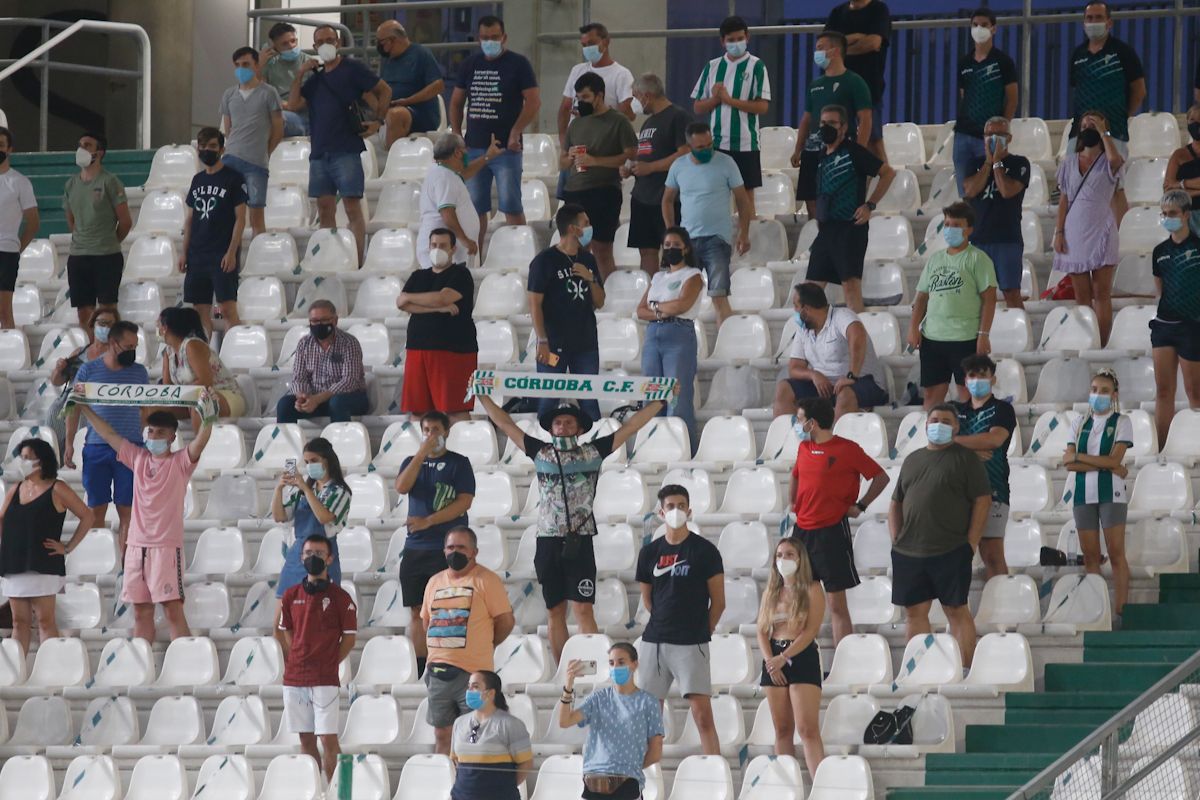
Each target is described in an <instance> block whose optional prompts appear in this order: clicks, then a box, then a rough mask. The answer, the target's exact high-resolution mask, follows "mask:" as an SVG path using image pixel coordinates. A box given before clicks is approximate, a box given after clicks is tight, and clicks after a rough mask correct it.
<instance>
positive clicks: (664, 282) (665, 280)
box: [646, 267, 700, 319]
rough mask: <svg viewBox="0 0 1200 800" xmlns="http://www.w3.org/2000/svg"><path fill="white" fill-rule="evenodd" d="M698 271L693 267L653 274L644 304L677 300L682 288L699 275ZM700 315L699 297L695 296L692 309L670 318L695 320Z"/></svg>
mask: <svg viewBox="0 0 1200 800" xmlns="http://www.w3.org/2000/svg"><path fill="white" fill-rule="evenodd" d="M699 274H700V270H698V269H696V268H695V267H683V268H682V269H680V270H677V271H675V272H671V271H670V270H662V271H660V272H656V273H654V277H653V278H651V279H650V290H649V291H648V292H647V293H646V302H647V303H649V302H650V301H651V300H655V301H657V302H659V303H665V302H667V301H668V300H678V299H679V296H680V295H681V294H683V287H684V286H685V285H686V284H687V282H688V281H689V280H691V279H692V278H693V277H694V276H696V275H699ZM699 313H700V296H699V295H697V296H696V302H694V303H692V307H691V308H689V309H688V310H687V311H681V312H679V313H678V314H674V315H672V316H676V317H679V318H680V319H695V318H696V316H697V315H698V314H699Z"/></svg>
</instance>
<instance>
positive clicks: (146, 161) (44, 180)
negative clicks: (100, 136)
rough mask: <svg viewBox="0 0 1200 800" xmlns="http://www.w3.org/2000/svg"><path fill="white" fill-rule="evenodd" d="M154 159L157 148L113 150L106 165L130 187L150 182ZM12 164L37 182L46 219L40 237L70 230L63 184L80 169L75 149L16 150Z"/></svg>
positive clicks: (33, 181)
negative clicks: (25, 151) (68, 228)
mask: <svg viewBox="0 0 1200 800" xmlns="http://www.w3.org/2000/svg"><path fill="white" fill-rule="evenodd" d="M153 160H154V151H153V150H110V151H109V152H108V154H107V155H106V156H105V157H104V166H105V167H106V168H107V169H108V171H109V172H112V173H113V174H114V175H116V176H117V177H118V178H120V179H121V182H122V183H123V184H125V187H126V189H127V190H128V189H130V188H132V187H137V186H141V185H142V184H144V183H145V182H146V178H147V177H148V176H149V174H150V162H151V161H153ZM12 165H13V167H15V168H16V169H18V170H20V171H21V172H22V173H23V174H24V175H25V177H27V178H29V180H30V182H31V183H32V184H33V193H34V195H35V196H36V197H37V201H38V214H39V215H40V216H41V221H42V224H41V227H40V228H39V229H38V237H39V238H42V239H45V238H46V237H48V236H50V235H51V234H55V233H67V232H68V231H67V216H66V212H64V211H63V208H62V196H63V185H64V184H65V183H66V182H67V178H69V177H71V176H72V175H74V174H75V173H77V172H78V171H79V168H78V167H76V166H75V151H73V150H72V151H70V152H66V153H61V152H54V153H15V154H13V159H12Z"/></svg>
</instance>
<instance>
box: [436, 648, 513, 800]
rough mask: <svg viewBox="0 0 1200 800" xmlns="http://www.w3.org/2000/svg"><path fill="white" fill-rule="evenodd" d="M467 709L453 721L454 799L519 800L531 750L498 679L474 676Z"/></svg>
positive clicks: (486, 673) (484, 671) (480, 674)
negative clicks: (511, 712)
mask: <svg viewBox="0 0 1200 800" xmlns="http://www.w3.org/2000/svg"><path fill="white" fill-rule="evenodd" d="M466 701H467V708H469V709H471V713H469V714H463V715H462V716H461V717H459V718H458V719H456V720H455V721H454V732H453V735H452V736H451V739H450V758H451V760H452V761H454V766H455V770H454V788H453V789H452V790H451V792H450V797H451V798H453V800H518V799H519V798H520V797H521V792H520V787H521V785H522V784H523V783H525V781H526V780H527V779H528V778H529V773H530V772H532V771H533V746H532V745H531V744H530V742H529V731H528V729H526V727H525V723H524V722H521V720H519V719H517V718H516V717H515V716H513V715H512V714H510V713H509V712H508V700H507V699H506V698H505V697H504V687H503V686H502V684H501V683H500V676H499V675H497V674H496V673H494V672H492V671H491V670H487V669H481V670H478V671H476V672H472V673H471V676H470V679H469V680H468V681H467V695H466Z"/></svg>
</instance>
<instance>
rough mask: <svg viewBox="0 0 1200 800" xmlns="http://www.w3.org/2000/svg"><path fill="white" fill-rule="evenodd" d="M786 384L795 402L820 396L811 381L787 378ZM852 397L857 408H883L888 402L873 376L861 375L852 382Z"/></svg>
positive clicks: (885, 391)
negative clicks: (856, 401) (855, 400)
mask: <svg viewBox="0 0 1200 800" xmlns="http://www.w3.org/2000/svg"><path fill="white" fill-rule="evenodd" d="M787 382H788V386H790V387H792V394H793V395H795V397H796V400H797V402H798V401H800V400H804V399H805V398H808V397H820V396H821V393H820V392H818V391H817V385H816V384H815V383H813V382H812V381H806V380H803V379H801V378H788V379H787ZM854 397H855V398H856V399H857V400H858V407H859V408H875V407H876V406H885V405H887V402H888V393H887V390H886V389H884V388H883V387H882V386H880V385H879V384H878V383H876V382H875V376H874V375H863V376H861V377H860V378H859V379H858V380H856V381H855V382H854Z"/></svg>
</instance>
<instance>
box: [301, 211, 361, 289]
mask: <svg viewBox="0 0 1200 800" xmlns="http://www.w3.org/2000/svg"><path fill="white" fill-rule="evenodd" d="M357 265H358V253H357V251H356V249H355V244H354V234H353V233H351V232H350V229H349V228H321V229H320V230H317V231H314V232H313V235H312V236H310V237H309V239H308V246H307V247H305V249H304V258H303V259H301V261H300V268H301V269H302V270H303V271H304V272H305V273H306V274H311V273H314V272H351V271H353V270H355V269H357ZM344 306H345V304H344V303H343V306H342V307H344Z"/></svg>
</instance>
